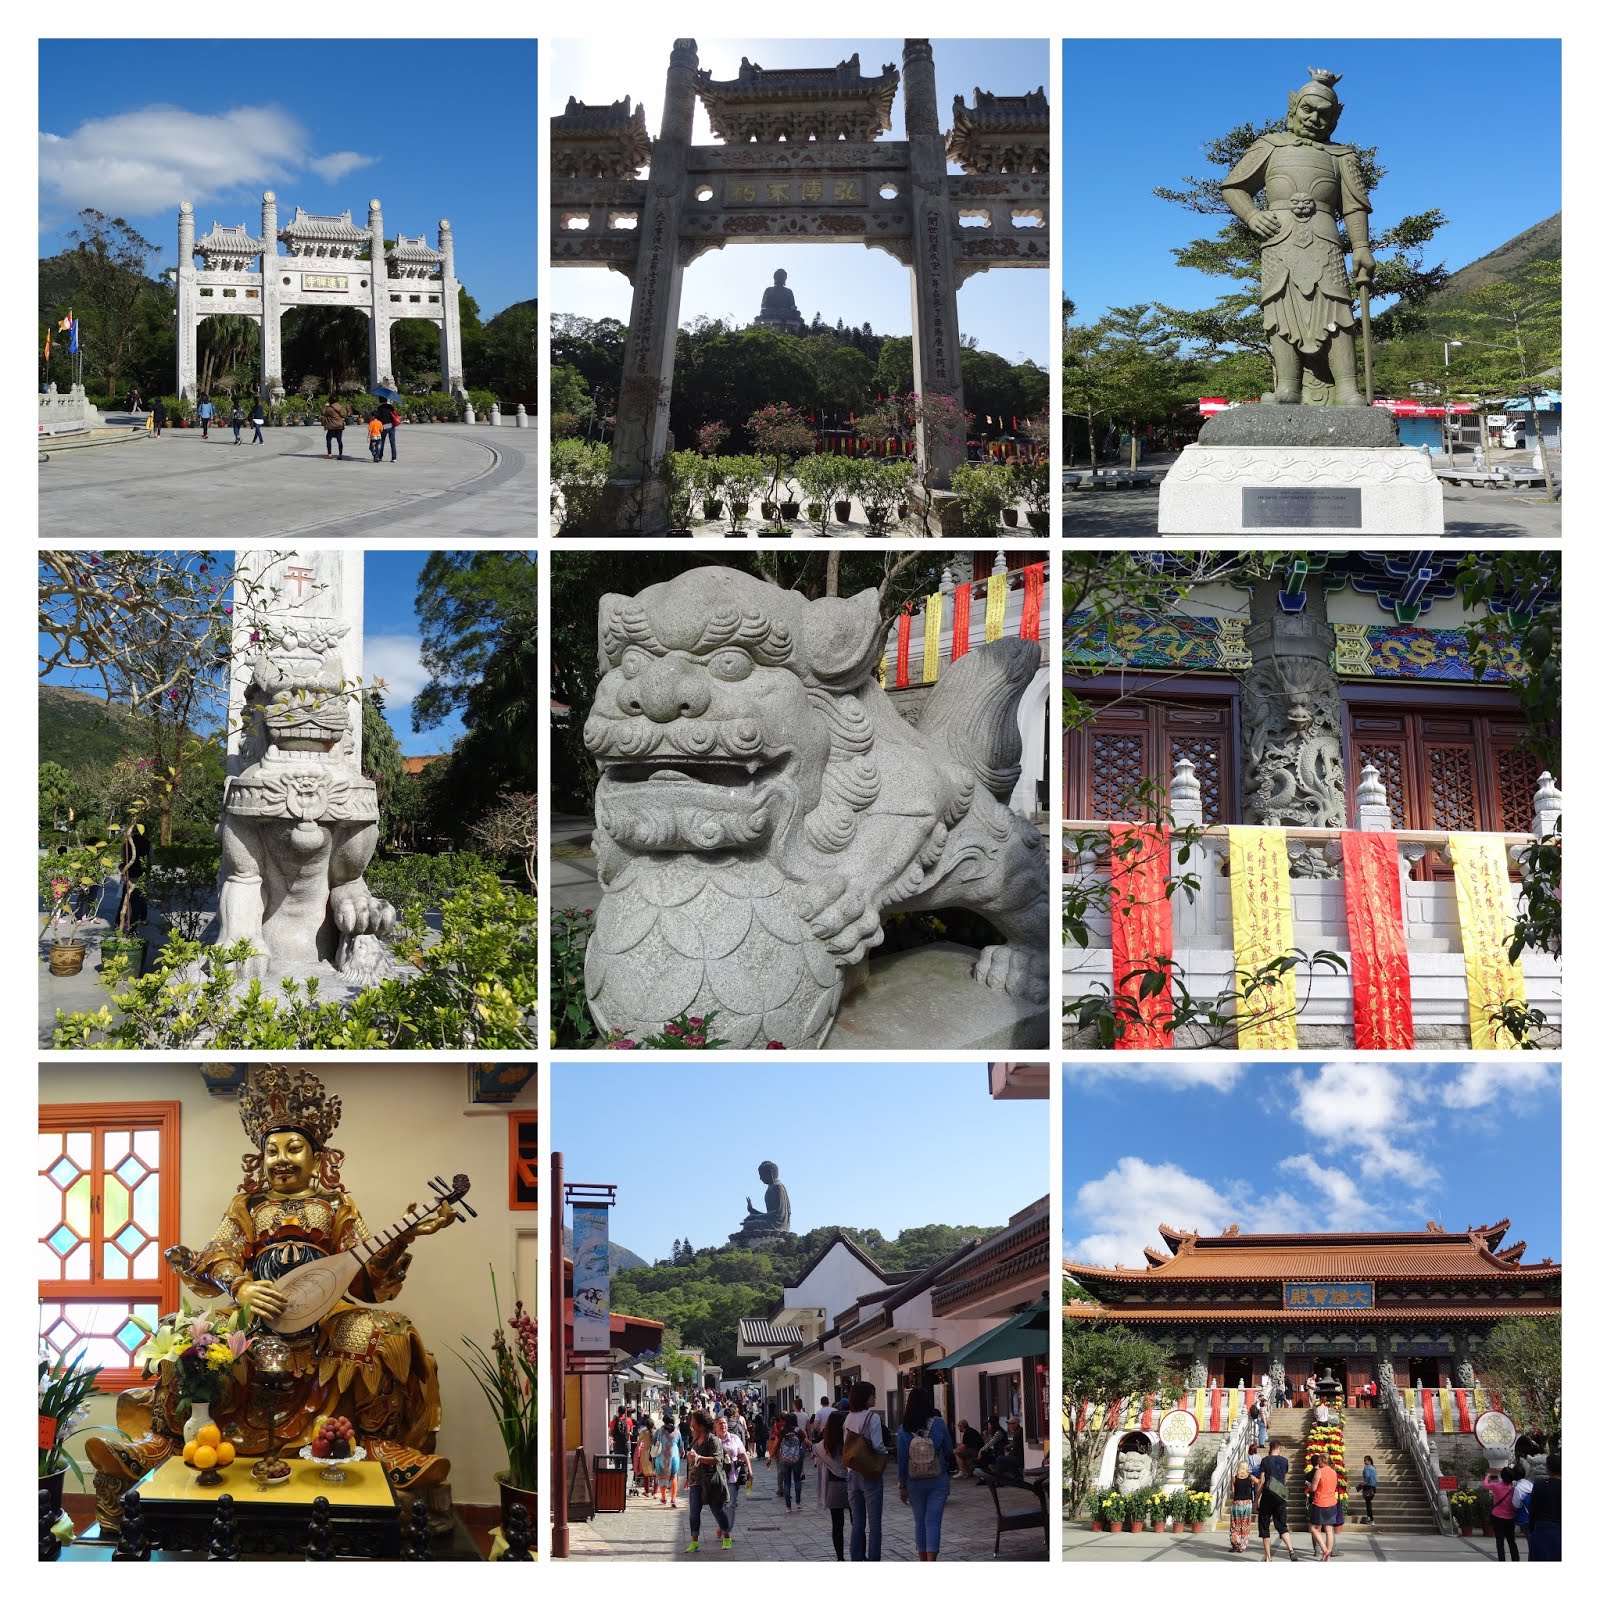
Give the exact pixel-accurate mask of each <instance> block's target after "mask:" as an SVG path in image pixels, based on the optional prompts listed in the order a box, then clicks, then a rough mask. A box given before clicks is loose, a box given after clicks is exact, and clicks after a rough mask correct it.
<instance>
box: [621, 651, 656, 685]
mask: <svg viewBox="0 0 1600 1600" xmlns="http://www.w3.org/2000/svg"><path fill="white" fill-rule="evenodd" d="M649 665H650V657H649V655H648V654H647V653H646V652H645V651H643V650H640V649H638V648H637V647H634V648H631V649H628V650H624V651H623V653H622V675H623V677H625V678H637V677H638V676H639V674H640V673H641V672H643V671H644V669H645V668H646V667H648V666H649Z"/></svg>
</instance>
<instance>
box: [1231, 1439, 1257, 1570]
mask: <svg viewBox="0 0 1600 1600" xmlns="http://www.w3.org/2000/svg"><path fill="white" fill-rule="evenodd" d="M1251 1471H1252V1468H1251V1463H1250V1458H1249V1456H1244V1457H1242V1458H1241V1459H1240V1462H1239V1465H1238V1466H1237V1467H1235V1468H1234V1471H1233V1498H1232V1499H1231V1500H1230V1501H1229V1502H1228V1543H1229V1544H1230V1545H1231V1546H1232V1547H1233V1548H1234V1549H1235V1550H1237V1551H1239V1553H1240V1554H1241V1555H1248V1554H1249V1553H1250V1524H1251V1523H1252V1522H1253V1521H1254V1520H1255V1510H1256V1486H1255V1480H1254V1478H1253V1477H1252V1476H1251Z"/></svg>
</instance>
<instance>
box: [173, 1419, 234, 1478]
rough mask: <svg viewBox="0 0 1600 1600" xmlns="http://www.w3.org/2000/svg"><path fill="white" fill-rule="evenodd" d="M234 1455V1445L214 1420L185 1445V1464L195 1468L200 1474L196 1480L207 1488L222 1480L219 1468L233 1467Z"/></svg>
mask: <svg viewBox="0 0 1600 1600" xmlns="http://www.w3.org/2000/svg"><path fill="white" fill-rule="evenodd" d="M233 1457H234V1449H233V1446H232V1445H231V1444H229V1443H228V1441H227V1440H226V1439H224V1438H223V1437H222V1429H221V1428H219V1427H218V1426H217V1425H216V1424H215V1423H214V1422H208V1423H207V1424H206V1425H205V1426H204V1427H203V1428H201V1429H200V1431H199V1432H198V1433H196V1434H195V1436H194V1438H192V1439H191V1440H190V1441H189V1442H188V1443H187V1444H186V1445H185V1446H184V1447H183V1464H184V1466H186V1467H192V1468H194V1470H195V1471H196V1472H198V1473H199V1474H200V1476H199V1477H198V1478H196V1479H195V1482H196V1483H198V1484H200V1485H201V1486H202V1487H203V1488H207V1489H209V1488H211V1487H212V1486H213V1485H215V1484H219V1483H221V1482H222V1473H221V1472H220V1471H219V1470H218V1469H219V1468H221V1467H231V1466H232V1465H233Z"/></svg>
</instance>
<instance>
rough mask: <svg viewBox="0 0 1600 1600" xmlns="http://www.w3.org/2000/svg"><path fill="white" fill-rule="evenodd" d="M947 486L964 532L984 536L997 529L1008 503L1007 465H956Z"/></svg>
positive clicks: (1009, 497)
mask: <svg viewBox="0 0 1600 1600" xmlns="http://www.w3.org/2000/svg"><path fill="white" fill-rule="evenodd" d="M950 487H951V488H952V489H953V490H954V491H955V497H956V503H957V504H958V505H959V506H960V507H961V531H962V532H963V533H972V534H978V535H979V536H987V535H988V534H991V533H993V532H995V530H996V529H997V528H999V526H1000V513H1001V512H1002V511H1004V510H1005V508H1006V507H1007V506H1009V505H1010V504H1011V493H1012V478H1011V472H1010V469H1009V468H1006V467H1002V466H996V465H994V464H992V463H989V462H985V463H983V464H981V465H978V466H974V465H972V464H971V463H964V464H963V465H961V466H959V467H957V468H956V470H955V474H954V476H953V477H952V478H951V480H950ZM1046 503H1047V504H1048V501H1047V502H1046Z"/></svg>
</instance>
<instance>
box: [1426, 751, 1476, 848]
mask: <svg viewBox="0 0 1600 1600" xmlns="http://www.w3.org/2000/svg"><path fill="white" fill-rule="evenodd" d="M1428 797H1429V799H1430V800H1431V802H1432V805H1433V825H1434V827H1435V828H1439V829H1444V830H1456V831H1469V832H1470V831H1471V830H1473V829H1475V828H1476V827H1477V826H1478V808H1477V805H1476V804H1475V803H1474V798H1473V793H1472V752H1471V751H1470V750H1465V749H1463V748H1461V747H1460V746H1459V745H1433V746H1432V747H1431V748H1430V749H1429V751H1428Z"/></svg>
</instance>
